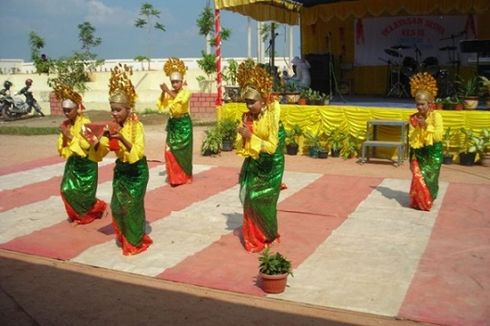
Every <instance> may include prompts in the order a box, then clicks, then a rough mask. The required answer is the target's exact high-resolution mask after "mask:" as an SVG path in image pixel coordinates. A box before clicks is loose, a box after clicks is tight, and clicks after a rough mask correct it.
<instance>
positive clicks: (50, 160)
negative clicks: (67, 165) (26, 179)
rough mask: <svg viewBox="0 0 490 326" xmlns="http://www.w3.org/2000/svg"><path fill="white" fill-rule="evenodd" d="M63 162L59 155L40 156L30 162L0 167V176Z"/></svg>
mask: <svg viewBox="0 0 490 326" xmlns="http://www.w3.org/2000/svg"><path fill="white" fill-rule="evenodd" d="M61 162H63V159H62V158H61V157H59V156H50V157H46V158H40V159H37V160H32V161H29V162H25V163H20V164H16V165H12V166H7V167H2V168H0V176H1V175H5V174H10V173H15V172H21V171H24V170H30V169H34V168H38V167H40V166H43V165H51V164H56V163H61Z"/></svg>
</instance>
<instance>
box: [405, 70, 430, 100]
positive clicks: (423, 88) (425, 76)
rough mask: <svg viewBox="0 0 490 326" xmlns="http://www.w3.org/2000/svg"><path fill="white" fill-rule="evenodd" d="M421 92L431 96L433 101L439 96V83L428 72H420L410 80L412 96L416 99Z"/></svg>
mask: <svg viewBox="0 0 490 326" xmlns="http://www.w3.org/2000/svg"><path fill="white" fill-rule="evenodd" d="M421 92H423V93H426V94H427V95H429V97H430V98H431V100H433V99H434V98H435V97H436V96H437V81H436V80H435V78H434V77H432V75H431V74H429V73H427V72H419V73H417V74H415V75H414V76H412V77H411V78H410V94H411V95H412V96H413V97H416V96H417V94H419V93H421Z"/></svg>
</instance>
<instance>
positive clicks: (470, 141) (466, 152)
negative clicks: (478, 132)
mask: <svg viewBox="0 0 490 326" xmlns="http://www.w3.org/2000/svg"><path fill="white" fill-rule="evenodd" d="M459 130H460V132H461V133H462V134H463V143H462V149H463V151H462V152H460V153H459V164H461V165H466V166H472V165H473V164H474V163H475V157H476V150H477V148H476V144H477V137H476V136H475V135H474V133H473V130H471V129H469V128H461V129H459Z"/></svg>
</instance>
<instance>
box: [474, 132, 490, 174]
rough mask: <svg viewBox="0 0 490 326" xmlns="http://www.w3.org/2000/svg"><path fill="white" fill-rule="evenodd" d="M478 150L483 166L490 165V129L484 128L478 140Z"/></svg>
mask: <svg viewBox="0 0 490 326" xmlns="http://www.w3.org/2000/svg"><path fill="white" fill-rule="evenodd" d="M476 150H477V152H478V155H479V156H480V163H481V165H483V166H487V167H488V166H490V129H489V128H483V129H482V130H481V134H480V136H479V137H478V139H477V141H476Z"/></svg>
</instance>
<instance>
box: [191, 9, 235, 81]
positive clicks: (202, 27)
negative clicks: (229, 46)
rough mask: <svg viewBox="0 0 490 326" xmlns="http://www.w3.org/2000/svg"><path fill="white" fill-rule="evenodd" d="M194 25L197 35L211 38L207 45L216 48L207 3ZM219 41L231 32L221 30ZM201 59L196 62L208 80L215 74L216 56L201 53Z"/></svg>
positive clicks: (226, 37)
mask: <svg viewBox="0 0 490 326" xmlns="http://www.w3.org/2000/svg"><path fill="white" fill-rule="evenodd" d="M196 25H197V27H198V28H199V35H202V36H204V37H206V39H207V38H208V37H211V40H210V41H209V44H210V45H211V46H213V47H215V46H216V31H215V29H214V13H213V9H212V8H211V6H210V5H209V3H208V4H207V5H206V6H205V7H204V8H203V10H202V11H201V13H200V14H199V17H198V18H197V20H196ZM220 34H221V40H222V41H226V40H228V39H229V38H230V36H231V30H230V29H227V28H222V29H221V33H220ZM201 54H202V59H200V60H198V61H197V64H198V65H199V67H200V68H201V69H202V70H203V71H204V72H205V73H206V75H207V76H208V79H209V78H210V75H211V74H213V73H215V72H216V55H215V54H214V53H213V54H210V53H206V52H205V51H201Z"/></svg>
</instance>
